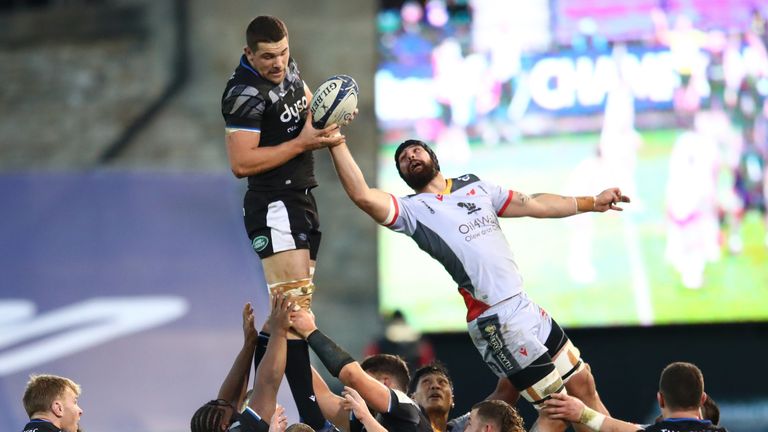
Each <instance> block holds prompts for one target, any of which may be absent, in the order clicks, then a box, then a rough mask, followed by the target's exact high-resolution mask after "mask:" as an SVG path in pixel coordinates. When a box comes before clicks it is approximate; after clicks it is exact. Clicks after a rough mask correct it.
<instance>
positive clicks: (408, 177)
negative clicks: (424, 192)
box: [402, 159, 437, 191]
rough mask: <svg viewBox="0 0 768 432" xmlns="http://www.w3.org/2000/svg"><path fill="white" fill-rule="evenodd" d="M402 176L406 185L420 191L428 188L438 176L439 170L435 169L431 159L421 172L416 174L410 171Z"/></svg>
mask: <svg viewBox="0 0 768 432" xmlns="http://www.w3.org/2000/svg"><path fill="white" fill-rule="evenodd" d="M402 174H403V175H402V177H403V180H405V184H407V185H408V186H409V187H410V188H411V189H413V190H415V191H418V190H420V189H423V188H424V187H425V186H427V185H428V184H429V182H431V181H432V179H433V178H435V177H436V176H437V168H435V163H434V162H433V161H432V160H431V159H430V160H429V161H428V162H425V163H424V164H423V165H422V169H421V170H420V171H418V172H415V173H414V172H411V171H410V170H409V171H407V172H405V173H402Z"/></svg>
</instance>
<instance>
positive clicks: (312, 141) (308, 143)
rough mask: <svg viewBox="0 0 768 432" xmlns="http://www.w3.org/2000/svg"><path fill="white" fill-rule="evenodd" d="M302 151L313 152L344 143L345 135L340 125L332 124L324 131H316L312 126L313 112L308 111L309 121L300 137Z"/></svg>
mask: <svg viewBox="0 0 768 432" xmlns="http://www.w3.org/2000/svg"><path fill="white" fill-rule="evenodd" d="M298 138H299V140H298V142H299V143H300V145H301V147H302V151H312V150H317V149H321V148H324V147H334V146H337V145H339V144H341V143H342V142H344V138H345V137H344V135H342V134H341V132H340V130H339V125H337V124H335V123H334V124H331V125H328V126H326V127H325V128H324V129H315V128H314V127H313V126H312V112H311V111H307V120H306V121H305V122H304V128H303V129H302V130H301V133H300V134H299V136H298Z"/></svg>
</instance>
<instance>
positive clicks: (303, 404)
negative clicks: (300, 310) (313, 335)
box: [285, 339, 326, 430]
mask: <svg viewBox="0 0 768 432" xmlns="http://www.w3.org/2000/svg"><path fill="white" fill-rule="evenodd" d="M285 377H286V379H287V380H288V385H289V386H290V387H291V393H292V394H293V400H294V401H295V402H296V408H298V410H299V416H300V417H301V421H302V423H306V424H308V425H309V426H312V428H313V429H315V430H320V429H322V428H323V427H324V426H326V421H325V417H323V413H322V412H321V411H320V406H319V405H318V404H317V398H316V397H315V391H314V389H313V388H312V369H311V368H310V363H309V346H308V345H307V342H306V341H304V340H293V339H289V340H288V353H287V360H286V363H285Z"/></svg>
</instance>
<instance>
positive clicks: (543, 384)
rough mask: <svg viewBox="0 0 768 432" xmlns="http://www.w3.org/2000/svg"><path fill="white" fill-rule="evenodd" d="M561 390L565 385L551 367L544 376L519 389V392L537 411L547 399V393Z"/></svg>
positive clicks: (562, 390)
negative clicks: (521, 389)
mask: <svg viewBox="0 0 768 432" xmlns="http://www.w3.org/2000/svg"><path fill="white" fill-rule="evenodd" d="M561 392H565V385H564V384H563V380H562V379H561V378H560V374H559V373H557V370H556V369H553V370H552V371H551V372H550V373H548V374H547V375H546V376H545V377H544V378H542V379H540V380H538V381H537V382H535V383H534V384H533V385H532V386H530V387H528V388H526V389H524V390H523V391H521V392H520V394H521V395H522V396H523V397H524V398H525V399H526V400H527V401H528V402H530V403H531V404H532V405H533V407H534V408H536V410H537V411H538V410H540V409H541V404H543V403H544V401H546V400H547V399H549V395H551V394H552V393H561Z"/></svg>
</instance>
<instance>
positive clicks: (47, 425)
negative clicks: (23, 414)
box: [24, 419, 61, 432]
mask: <svg viewBox="0 0 768 432" xmlns="http://www.w3.org/2000/svg"><path fill="white" fill-rule="evenodd" d="M24 432H61V429H59V428H57V427H56V426H55V425H54V424H53V423H51V422H49V421H48V420H38V419H33V420H30V421H29V423H27V425H26V426H24Z"/></svg>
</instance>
